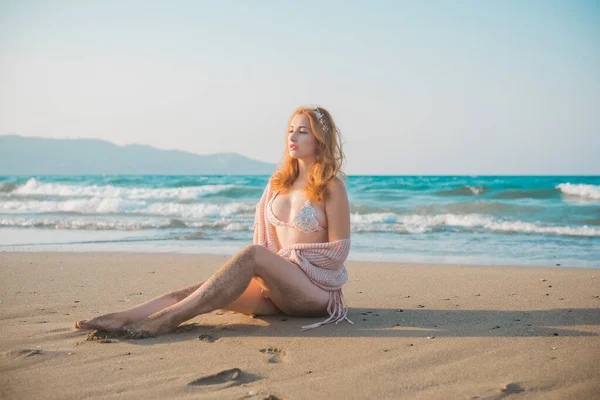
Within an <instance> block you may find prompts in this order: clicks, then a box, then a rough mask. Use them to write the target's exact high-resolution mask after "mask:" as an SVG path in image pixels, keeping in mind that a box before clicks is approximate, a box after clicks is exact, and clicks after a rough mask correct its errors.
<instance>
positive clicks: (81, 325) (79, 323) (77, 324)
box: [75, 320, 90, 329]
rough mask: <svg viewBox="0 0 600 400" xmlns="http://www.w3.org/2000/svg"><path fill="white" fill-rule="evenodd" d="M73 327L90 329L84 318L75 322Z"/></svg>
mask: <svg viewBox="0 0 600 400" xmlns="http://www.w3.org/2000/svg"><path fill="white" fill-rule="evenodd" d="M75 329H90V327H89V325H88V324H87V323H86V321H85V320H82V321H76V322H75Z"/></svg>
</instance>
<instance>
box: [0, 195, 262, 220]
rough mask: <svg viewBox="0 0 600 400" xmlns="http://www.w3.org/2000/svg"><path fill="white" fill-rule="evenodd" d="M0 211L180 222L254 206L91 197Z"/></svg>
mask: <svg viewBox="0 0 600 400" xmlns="http://www.w3.org/2000/svg"><path fill="white" fill-rule="evenodd" d="M0 211H4V212H10V213H56V212H63V213H79V214H114V213H124V214H149V215H160V216H170V217H184V218H205V217H230V216H232V215H244V214H247V215H249V216H250V215H252V214H253V213H254V211H255V204H248V203H239V202H236V203H228V204H205V203H201V204H180V203H148V202H146V201H142V200H125V199H120V198H103V197H93V198H91V199H72V200H65V201H50V200H27V201H3V202H0Z"/></svg>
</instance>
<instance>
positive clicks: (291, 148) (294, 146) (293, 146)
mask: <svg viewBox="0 0 600 400" xmlns="http://www.w3.org/2000/svg"><path fill="white" fill-rule="evenodd" d="M296 149H298V148H297V147H296V145H293V144H290V150H296Z"/></svg>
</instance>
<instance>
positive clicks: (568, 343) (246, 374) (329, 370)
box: [0, 252, 600, 399]
mask: <svg viewBox="0 0 600 400" xmlns="http://www.w3.org/2000/svg"><path fill="white" fill-rule="evenodd" d="M227 258H228V256H223V255H211V254H208V255H206V254H205V255H197V254H164V253H158V254H151V253H129V252H121V253H103V252H94V253H75V252H62V253H61V252H45V253H42V252H34V253H24V252H14V253H7V252H2V253H0V285H1V288H2V294H1V295H0V300H1V301H0V319H1V320H2V322H3V329H2V331H0V339H1V340H0V354H1V355H2V357H0V398H43V399H55V398H56V399H58V398H95V397H110V398H132V397H133V398H140V397H145V398H146V397H147V398H198V397H202V398H209V399H213V398H214V399H218V398H239V399H242V398H254V399H263V398H266V397H268V396H269V395H271V396H276V398H280V399H284V398H286V399H297V398H298V399H310V398H324V397H331V398H349V399H354V398H356V399H361V398H366V397H375V398H398V397H402V398H417V399H421V398H423V399H425V398H426V399H447V398H475V397H478V398H480V399H500V398H502V397H504V396H506V395H508V394H511V393H519V395H520V396H522V397H525V398H540V399H542V398H543V399H562V398H569V397H570V398H592V397H593V396H594V395H595V393H597V390H598V382H600V372H599V371H598V370H597V368H596V367H597V363H598V360H599V359H600V358H599V357H600V356H599V355H600V297H599V296H600V290H599V289H598V288H599V287H600V285H598V283H599V282H600V277H597V275H598V272H597V271H596V270H595V269H588V268H573V267H528V266H525V267H522V266H513V267H504V266H503V267H501V268H498V266H485V265H482V266H471V265H460V266H456V265H449V264H446V265H440V264H405V263H396V262H357V261H348V262H347V263H346V266H347V268H348V272H349V281H348V283H347V284H346V285H344V295H345V297H346V301H347V302H348V305H349V308H350V311H349V318H350V319H351V320H352V321H353V322H354V325H351V324H348V323H346V322H342V323H340V324H338V325H335V324H331V325H325V326H322V327H319V328H317V329H313V330H309V331H305V332H301V330H300V327H301V325H305V324H307V323H312V322H313V321H314V322H317V321H318V320H320V319H319V318H294V317H287V316H284V315H281V316H271V317H261V316H257V317H256V318H251V317H250V316H247V315H242V314H237V313H232V312H229V311H224V310H216V311H213V312H211V313H208V314H204V315H200V316H197V317H195V318H194V319H192V320H190V321H188V322H186V323H185V324H184V325H183V326H182V327H180V328H179V329H178V330H177V331H175V332H174V333H170V334H166V335H162V336H159V337H157V338H153V339H145V340H126V339H122V338H109V339H107V340H106V341H105V342H101V341H98V340H87V338H88V333H89V331H79V330H76V329H74V328H73V323H74V322H75V321H76V320H79V319H86V318H89V317H93V316H97V315H100V314H104V313H107V312H114V311H118V310H122V309H124V308H128V307H131V306H133V305H136V304H139V303H141V302H143V301H146V300H149V299H151V298H154V297H156V296H157V295H160V294H163V293H165V292H167V291H169V290H173V289H177V288H180V287H183V286H188V285H189V284H192V283H194V282H196V281H198V280H205V279H206V278H208V277H209V276H210V275H212V273H214V272H215V271H216V270H217V269H218V268H219V267H220V265H221V264H222V263H223V262H224V261H225V260H226V259H227ZM236 368H237V370H235V369H236ZM227 371H229V372H227ZM232 371H233V372H232ZM219 373H221V374H220V375H219ZM224 379H225V380H224ZM193 382H196V383H194V384H192V383H193ZM251 392H252V393H254V392H255V393H256V395H255V396H251V395H250V394H249V393H251Z"/></svg>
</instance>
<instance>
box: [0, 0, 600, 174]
mask: <svg viewBox="0 0 600 400" xmlns="http://www.w3.org/2000/svg"><path fill="white" fill-rule="evenodd" d="M599 71H600V2H599V1H591V0H590V1H577V0H572V1H567V0H564V1H552V0H547V1H546V0H543V1H542V0H540V1H529V0H520V1H511V0H507V1H441V0H435V1H427V2H421V1H410V2H409V1H372V2H371V1H370V2H365V1H306V0H305V1H293V2H292V1H276V0H274V1H267V0H265V1H252V2H250V1H241V0H240V1H226V0H225V1H183V0H181V1H174V2H145V1H133V0H128V1H113V0H106V1H86V2H82V1H78V0H75V1H68V0H61V1H30V0H3V1H1V2H0V135H6V134H17V135H22V136H34V137H46V138H98V139H103V140H107V141H110V142H113V143H116V144H119V145H125V144H130V143H139V144H147V145H151V146H154V147H157V148H160V149H179V150H185V151H190V152H193V153H198V154H215V153H223V152H235V153H239V154H242V155H245V156H247V157H250V158H253V159H256V160H261V161H266V162H272V163H277V162H279V161H280V160H281V158H282V155H283V152H284V148H285V131H286V124H287V121H288V118H289V117H290V115H291V113H292V112H293V110H294V109H295V108H296V107H297V106H299V105H314V104H316V105H320V106H323V107H325V108H326V109H327V110H329V111H330V113H331V114H332V116H333V118H334V120H335V122H336V124H337V125H338V127H339V128H340V131H341V134H342V140H343V144H344V153H345V155H346V162H345V164H344V171H345V172H346V173H348V174H350V175H358V174H363V175H369V174H373V175H449V174H456V175H538V174H539V175H547V174H553V175H569V174H573V175H576V174H579V175H598V174H600V161H599V160H600V156H599V150H600V119H599V118H598V114H599V113H600V72H599Z"/></svg>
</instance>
